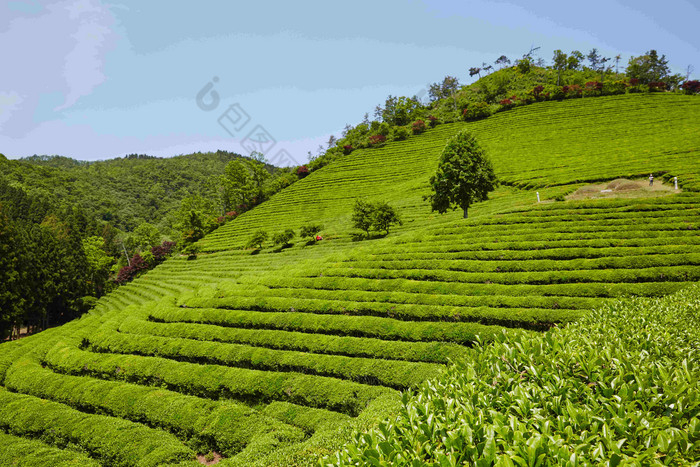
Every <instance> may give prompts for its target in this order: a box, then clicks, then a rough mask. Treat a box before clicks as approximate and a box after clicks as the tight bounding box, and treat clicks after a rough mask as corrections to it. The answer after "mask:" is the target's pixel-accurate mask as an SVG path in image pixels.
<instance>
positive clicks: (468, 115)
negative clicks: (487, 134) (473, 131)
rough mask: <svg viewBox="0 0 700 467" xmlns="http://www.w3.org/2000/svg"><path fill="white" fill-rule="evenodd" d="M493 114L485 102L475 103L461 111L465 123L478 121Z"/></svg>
mask: <svg viewBox="0 0 700 467" xmlns="http://www.w3.org/2000/svg"><path fill="white" fill-rule="evenodd" d="M492 113H493V110H492V109H491V106H490V105H489V104H488V103H486V102H475V103H473V104H468V105H467V107H466V108H465V109H464V110H463V111H462V116H463V118H464V120H466V121H468V122H469V121H473V120H480V119H482V118H486V117H488V116H490V115H491V114H492Z"/></svg>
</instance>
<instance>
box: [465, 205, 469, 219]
mask: <svg viewBox="0 0 700 467" xmlns="http://www.w3.org/2000/svg"><path fill="white" fill-rule="evenodd" d="M467 209H469V207H466V208H464V218H465V219H466V218H467V217H469V216H468V215H467Z"/></svg>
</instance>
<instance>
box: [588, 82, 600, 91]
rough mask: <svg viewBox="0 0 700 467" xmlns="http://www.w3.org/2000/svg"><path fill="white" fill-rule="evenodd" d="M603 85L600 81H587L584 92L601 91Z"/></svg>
mask: <svg viewBox="0 0 700 467" xmlns="http://www.w3.org/2000/svg"><path fill="white" fill-rule="evenodd" d="M602 90H603V83H601V82H600V81H589V82H587V83H586V91H602Z"/></svg>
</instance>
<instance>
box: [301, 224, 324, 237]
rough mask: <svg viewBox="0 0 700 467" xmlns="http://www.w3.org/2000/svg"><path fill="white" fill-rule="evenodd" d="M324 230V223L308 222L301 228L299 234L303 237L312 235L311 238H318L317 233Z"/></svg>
mask: <svg viewBox="0 0 700 467" xmlns="http://www.w3.org/2000/svg"><path fill="white" fill-rule="evenodd" d="M321 230H323V225H322V224H306V225H303V226H301V228H300V229H299V236H300V237H302V238H306V237H310V238H311V240H315V239H316V235H318V233H319V232H321Z"/></svg>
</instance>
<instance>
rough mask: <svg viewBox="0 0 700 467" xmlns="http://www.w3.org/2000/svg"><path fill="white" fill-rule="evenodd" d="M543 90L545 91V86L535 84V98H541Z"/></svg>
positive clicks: (533, 89) (533, 93)
mask: <svg viewBox="0 0 700 467" xmlns="http://www.w3.org/2000/svg"><path fill="white" fill-rule="evenodd" d="M542 91H544V86H535V87H534V88H532V95H533V96H535V99H539V98H540V94H542Z"/></svg>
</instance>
